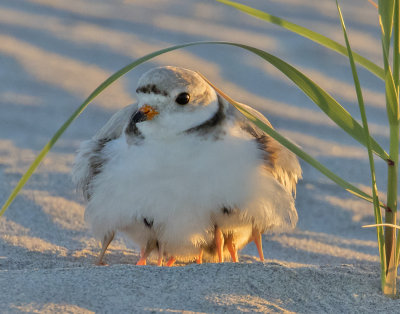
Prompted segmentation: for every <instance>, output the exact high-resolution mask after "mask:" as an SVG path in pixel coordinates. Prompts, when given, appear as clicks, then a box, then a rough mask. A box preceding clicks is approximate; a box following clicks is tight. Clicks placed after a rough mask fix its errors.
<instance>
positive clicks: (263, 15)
mask: <svg viewBox="0 0 400 314" xmlns="http://www.w3.org/2000/svg"><path fill="white" fill-rule="evenodd" d="M216 1H218V2H221V3H223V4H226V5H229V6H231V7H234V8H236V9H238V10H240V11H242V12H244V13H247V14H249V15H251V16H254V17H257V18H259V19H262V20H263V21H266V22H269V23H272V24H275V25H277V26H280V27H283V28H284V29H287V30H289V31H291V32H294V33H296V34H298V35H300V36H303V37H305V38H307V39H310V40H312V41H314V42H316V43H318V44H320V45H322V46H324V47H327V48H329V49H331V50H333V51H336V52H338V53H340V54H342V55H345V56H347V55H348V54H347V49H346V47H345V46H343V45H341V44H339V43H338V42H336V41H334V40H332V39H330V38H328V37H326V36H324V35H321V34H319V33H317V32H314V31H312V30H310V29H308V28H305V27H303V26H300V25H297V24H294V23H292V22H289V21H287V20H284V19H282V18H280V17H277V16H274V15H271V14H269V13H267V12H264V11H261V10H257V9H254V8H252V7H249V6H247V5H244V4H240V3H238V2H234V1H230V0H216ZM354 60H355V61H356V62H357V63H358V64H360V65H361V66H363V67H364V68H366V69H367V70H368V71H370V72H371V73H373V74H375V75H376V76H377V77H379V78H381V79H382V80H384V79H385V75H384V74H385V72H384V70H383V69H382V68H381V67H379V66H378V65H376V64H375V63H373V62H372V61H370V60H368V59H366V58H364V57H363V56H361V55H359V54H356V53H354Z"/></svg>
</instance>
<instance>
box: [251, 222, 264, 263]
mask: <svg viewBox="0 0 400 314" xmlns="http://www.w3.org/2000/svg"><path fill="white" fill-rule="evenodd" d="M252 240H253V241H254V243H255V244H256V247H257V251H258V255H259V256H260V261H261V262H263V261H264V253H263V249H262V238H261V232H260V231H258V230H257V229H256V228H253V232H252Z"/></svg>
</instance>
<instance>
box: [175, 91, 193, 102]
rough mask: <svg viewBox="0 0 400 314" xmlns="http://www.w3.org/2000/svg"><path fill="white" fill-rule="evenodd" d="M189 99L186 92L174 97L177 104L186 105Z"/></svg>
mask: <svg viewBox="0 0 400 314" xmlns="http://www.w3.org/2000/svg"><path fill="white" fill-rule="evenodd" d="M189 100H190V95H189V94H188V93H180V94H179V95H178V96H177V97H176V99H175V102H176V103H177V104H179V105H186V104H187V103H189Z"/></svg>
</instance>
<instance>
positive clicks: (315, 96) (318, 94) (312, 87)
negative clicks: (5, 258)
mask: <svg viewBox="0 0 400 314" xmlns="http://www.w3.org/2000/svg"><path fill="white" fill-rule="evenodd" d="M204 44H208V45H210V44H215V45H230V46H236V47H240V48H242V49H245V50H247V51H250V52H252V53H254V54H256V55H258V56H259V57H261V58H263V59H264V60H266V61H268V62H269V63H271V64H272V65H274V66H275V67H276V68H277V69H279V70H280V71H281V72H282V73H283V74H285V75H286V76H287V77H288V78H289V79H290V80H292V81H293V82H294V83H295V84H296V85H297V86H298V87H299V88H300V89H301V90H302V91H303V92H304V93H305V94H306V95H307V96H309V97H310V98H311V99H312V100H313V101H314V102H315V103H316V104H317V105H318V106H319V107H320V108H321V109H322V110H323V111H324V112H325V113H326V114H327V115H328V116H329V117H330V118H331V119H332V120H333V121H334V122H335V123H336V124H338V125H339V126H340V127H341V128H342V129H344V130H345V131H346V132H347V133H349V134H350V135H351V136H352V137H353V138H355V139H356V140H357V141H359V142H360V143H361V144H363V145H364V146H366V142H365V136H364V130H363V127H362V126H361V125H360V124H359V123H358V122H357V121H356V120H355V119H354V118H353V117H351V115H350V114H349V113H348V112H347V111H346V110H345V109H344V108H343V107H342V106H341V105H340V104H339V103H338V102H337V101H336V100H335V99H334V98H333V97H332V96H330V95H329V94H328V93H327V92H325V91H324V90H323V89H322V88H321V87H319V86H318V85H317V84H316V83H314V82H313V81H312V80H311V79H309V78H308V77H307V76H305V75H304V74H302V73H301V72H300V71H298V70H297V69H295V68H294V67H292V66H291V65H289V64H288V63H286V62H284V61H283V60H281V59H279V58H278V57H275V56H273V55H271V54H269V53H267V52H265V51H262V50H260V49H257V48H254V47H251V46H247V45H242V44H238V43H233V42H218V41H217V42H215V41H214V42H193V43H187V44H181V45H176V46H172V47H168V48H165V49H161V50H158V51H155V52H153V53H150V54H148V55H146V56H144V57H142V58H139V59H138V60H136V61H134V62H132V63H130V64H128V65H127V66H125V67H123V68H122V69H120V70H119V71H117V72H115V73H114V74H113V75H111V76H110V77H109V78H107V79H106V80H105V81H104V82H103V83H101V84H100V85H99V86H98V87H97V88H96V89H95V90H94V91H93V92H92V93H91V94H90V95H89V97H88V98H87V99H86V100H85V101H84V102H83V103H82V104H81V105H80V106H79V108H78V109H77V110H76V111H75V112H74V113H73V114H72V115H71V117H69V118H68V120H67V121H66V122H65V123H64V124H63V125H62V126H61V127H60V129H59V130H57V132H56V133H55V135H54V136H53V137H52V138H51V139H50V141H49V142H48V143H47V144H46V145H45V146H44V148H43V149H42V150H41V151H40V153H39V154H38V156H37V157H36V158H35V160H34V161H33V163H32V164H31V165H30V167H29V169H28V170H27V172H26V173H25V174H24V175H23V176H22V178H21V179H20V181H19V182H18V183H17V186H16V187H15V188H14V190H13V191H12V192H11V194H10V196H9V197H8V199H7V200H6V202H5V203H4V205H3V206H2V208H1V211H0V216H1V215H3V214H4V212H5V211H6V210H7V208H8V207H9V206H10V204H11V203H12V201H13V200H14V199H15V197H16V196H17V195H18V193H19V191H20V190H21V189H22V187H23V186H24V185H25V184H26V182H27V181H28V180H29V178H30V177H31V175H32V174H33V172H34V171H35V170H36V168H37V167H38V166H39V164H40V163H41V161H42V160H43V158H44V157H45V156H46V155H47V153H48V152H49V150H50V149H51V148H52V147H53V145H54V144H55V143H56V142H57V140H58V139H59V138H60V136H61V135H62V134H63V133H64V132H65V130H66V129H67V128H68V127H69V125H70V124H71V123H72V122H73V121H74V120H75V119H76V118H77V117H78V116H79V115H80V114H81V113H82V111H83V110H84V109H85V108H86V107H87V105H88V104H89V103H90V102H91V101H92V100H93V99H94V98H95V97H97V96H98V95H99V94H100V93H101V92H102V91H103V90H104V89H105V88H107V87H108V86H109V85H110V84H112V83H113V82H114V81H116V80H117V79H118V78H120V77H121V76H122V75H124V74H126V73H127V72H129V71H130V70H132V69H133V68H135V67H136V66H138V65H139V64H142V63H143V62H145V61H148V60H150V59H152V58H155V57H157V56H159V55H161V54H164V53H167V52H170V51H173V50H177V49H181V48H184V47H189V46H195V45H204ZM371 145H372V149H373V151H374V152H375V153H376V154H377V155H378V156H379V157H381V158H383V159H384V160H387V158H388V154H387V153H386V152H385V151H384V150H383V149H382V147H381V146H380V145H379V144H378V143H377V142H376V141H375V140H374V139H373V138H371ZM350 190H352V189H350ZM353 190H354V189H353ZM359 194H360V193H359ZM360 195H362V193H361V194H360ZM364 198H365V197H364ZM369 199H371V198H370V197H369Z"/></svg>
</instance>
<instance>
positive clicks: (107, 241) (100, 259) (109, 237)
mask: <svg viewBox="0 0 400 314" xmlns="http://www.w3.org/2000/svg"><path fill="white" fill-rule="evenodd" d="M114 236H115V232H111V233H107V234H106V235H105V236H104V238H103V242H102V243H101V252H100V254H99V257H98V258H97V261H96V263H95V264H96V265H103V266H104V265H107V264H106V263H104V262H103V257H104V254H105V253H106V251H107V248H108V246H109V245H110V243H111V241H112V240H113V239H114Z"/></svg>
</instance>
